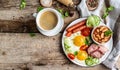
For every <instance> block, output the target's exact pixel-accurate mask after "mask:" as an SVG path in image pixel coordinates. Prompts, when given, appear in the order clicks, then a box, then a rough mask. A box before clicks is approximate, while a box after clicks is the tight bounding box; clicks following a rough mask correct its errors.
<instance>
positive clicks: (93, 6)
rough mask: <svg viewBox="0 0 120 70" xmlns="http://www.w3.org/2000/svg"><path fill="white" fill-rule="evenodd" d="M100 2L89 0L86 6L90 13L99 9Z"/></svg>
mask: <svg viewBox="0 0 120 70" xmlns="http://www.w3.org/2000/svg"><path fill="white" fill-rule="evenodd" d="M98 1H99V0H87V1H86V4H87V7H88V9H89V10H90V11H92V10H95V9H96V8H97V7H98V3H99V2H98Z"/></svg>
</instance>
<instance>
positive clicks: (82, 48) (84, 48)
mask: <svg viewBox="0 0 120 70" xmlns="http://www.w3.org/2000/svg"><path fill="white" fill-rule="evenodd" d="M87 48H88V45H84V46H81V47H80V50H82V51H86V50H87Z"/></svg>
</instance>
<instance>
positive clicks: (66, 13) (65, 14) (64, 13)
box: [58, 9, 69, 18]
mask: <svg viewBox="0 0 120 70" xmlns="http://www.w3.org/2000/svg"><path fill="white" fill-rule="evenodd" d="M58 12H60V13H61V15H62V17H63V18H65V17H68V16H69V13H68V12H67V11H65V12H64V11H63V10H62V9H58Z"/></svg>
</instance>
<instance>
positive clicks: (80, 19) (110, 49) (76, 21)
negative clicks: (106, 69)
mask: <svg viewBox="0 0 120 70" xmlns="http://www.w3.org/2000/svg"><path fill="white" fill-rule="evenodd" d="M85 19H86V18H79V19H76V20H74V21H73V22H71V23H70V24H69V25H68V26H67V27H66V28H65V30H64V32H63V35H62V48H63V51H64V53H65V55H66V56H67V54H66V52H65V48H64V37H65V33H66V29H67V28H68V27H70V26H72V25H74V24H77V23H78V22H80V21H82V20H85ZM110 42H112V43H110V44H111V47H110V48H109V52H107V53H106V54H104V60H105V59H106V58H107V57H108V56H109V54H110V52H111V51H112V46H113V39H112V38H111V40H110ZM67 58H68V56H67ZM102 58H103V57H102ZM68 59H69V60H70V61H71V62H73V63H74V64H77V65H79V66H82V65H81V64H79V63H77V62H76V61H74V60H71V59H70V58H68ZM104 60H102V61H101V62H99V63H98V64H96V65H99V64H101V63H102V62H103V61H104ZM96 65H94V66H96ZM82 67H92V66H87V65H86V66H82Z"/></svg>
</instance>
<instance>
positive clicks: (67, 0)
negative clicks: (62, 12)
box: [57, 0, 73, 6]
mask: <svg viewBox="0 0 120 70" xmlns="http://www.w3.org/2000/svg"><path fill="white" fill-rule="evenodd" d="M57 1H59V2H60V3H62V4H64V5H66V6H73V1H72V0H57Z"/></svg>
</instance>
